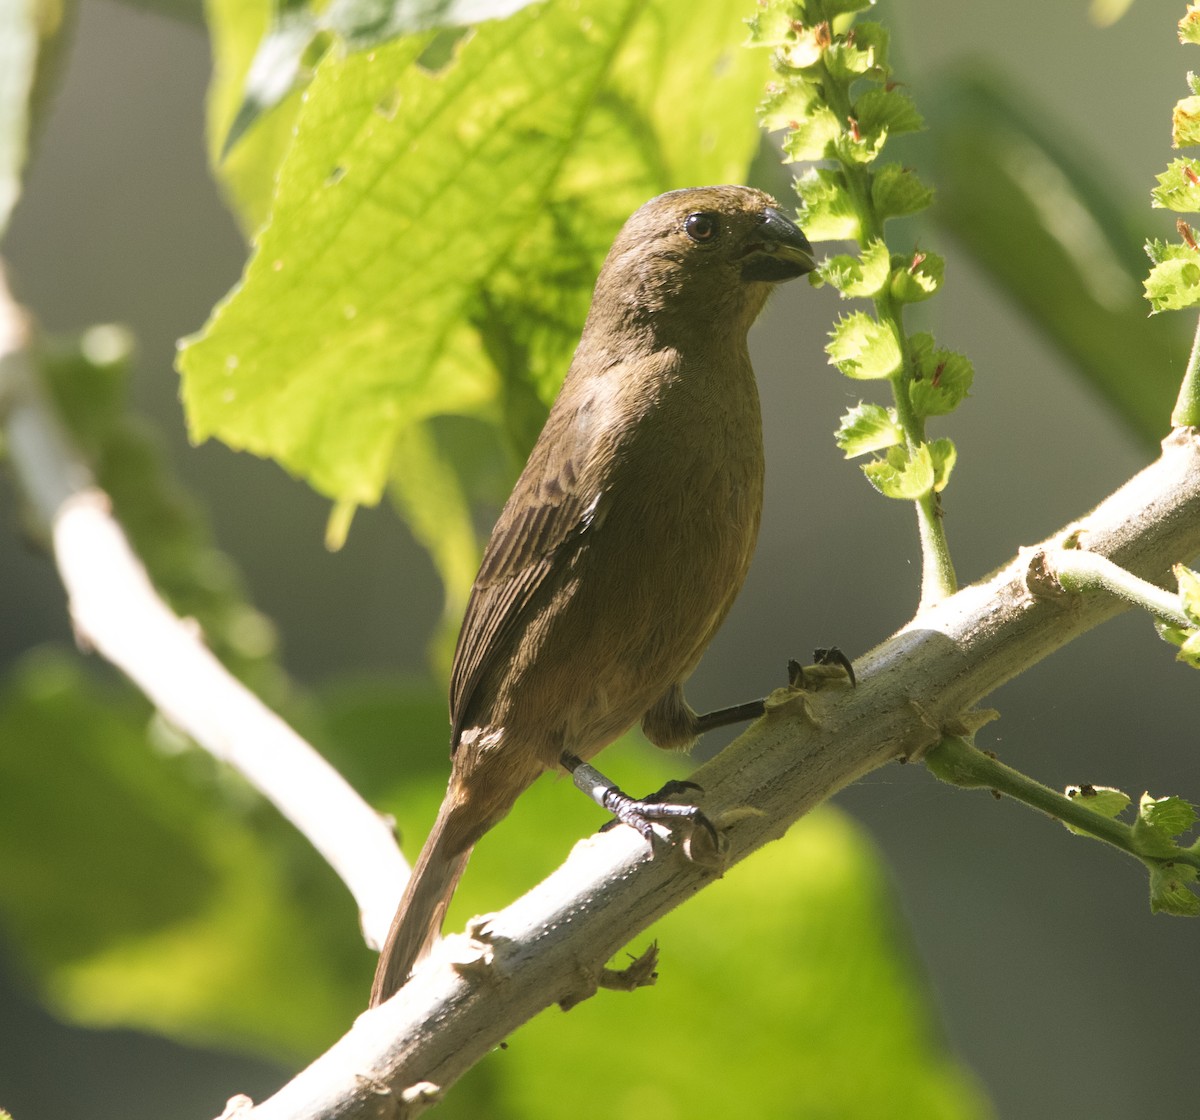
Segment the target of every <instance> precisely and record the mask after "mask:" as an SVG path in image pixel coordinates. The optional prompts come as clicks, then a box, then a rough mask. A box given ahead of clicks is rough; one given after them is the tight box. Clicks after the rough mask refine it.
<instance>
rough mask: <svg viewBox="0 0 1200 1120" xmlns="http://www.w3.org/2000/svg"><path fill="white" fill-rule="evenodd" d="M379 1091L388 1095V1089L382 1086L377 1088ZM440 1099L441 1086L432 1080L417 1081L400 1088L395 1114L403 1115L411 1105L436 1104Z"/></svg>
mask: <svg viewBox="0 0 1200 1120" xmlns="http://www.w3.org/2000/svg"><path fill="white" fill-rule="evenodd" d="M379 1092H380V1093H387V1094H389V1095H390V1090H388V1089H386V1088H384V1089H380V1090H379ZM441 1099H442V1087H441V1086H440V1085H435V1084H434V1083H433V1082H432V1081H418V1082H416V1083H415V1084H413V1085H409V1086H408V1088H406V1089H401V1090H400V1104H401V1106H402V1107H401V1108H399V1109H397V1114H398V1115H400V1116H403V1115H404V1114H405V1113H406V1112H408V1111H409V1108H410V1106H412V1105H421V1106H422V1107H425V1106H428V1105H434V1104H437V1103H438V1101H440V1100H441Z"/></svg>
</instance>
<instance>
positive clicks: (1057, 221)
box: [926, 70, 1189, 441]
mask: <svg viewBox="0 0 1200 1120" xmlns="http://www.w3.org/2000/svg"><path fill="white" fill-rule="evenodd" d="M934 92H935V96H933V97H932V98H930V99H926V100H927V101H932V103H933V104H932V111H931V112H930V114H929V115H930V125H931V129H930V134H929V138H930V142H931V143H932V144H933V145H934V154H935V157H936V160H937V165H938V169H937V183H938V196H937V202H936V204H935V208H934V216H935V217H936V218H937V219H938V220H939V221H941V222H942V223H943V224H944V225H946V226H947V227H948V228H949V229H950V230H951V231H952V232H953V233H954V234H955V236H956V237H957V238H958V239H959V240H960V241H961V242H962V243H963V245H964V246H965V247H966V248H967V249H968V250H969V251H970V252H971V253H972V255H974V256H975V258H976V259H977V260H978V262H979V263H980V264H981V265H982V267H983V268H984V269H985V270H987V272H989V273H990V274H991V276H992V278H993V279H994V280H995V281H996V283H997V284H998V286H999V287H1000V288H1001V289H1002V290H1003V291H1004V292H1005V293H1006V294H1007V295H1008V296H1009V297H1010V298H1011V299H1012V300H1014V301H1015V302H1016V303H1018V304H1019V305H1020V306H1021V307H1022V308H1024V310H1025V311H1026V313H1027V314H1028V315H1029V316H1030V318H1031V319H1033V320H1034V322H1036V323H1037V324H1038V325H1039V326H1040V327H1041V328H1042V330H1043V331H1044V332H1045V333H1046V335H1047V336H1048V337H1049V338H1050V339H1051V340H1052V341H1053V342H1054V343H1055V344H1056V345H1058V346H1059V347H1060V348H1061V349H1062V350H1063V352H1064V353H1065V354H1066V355H1067V356H1068V357H1069V358H1070V359H1071V360H1073V361H1074V362H1075V364H1076V366H1077V367H1078V369H1079V371H1080V373H1081V374H1082V375H1083V376H1084V377H1085V378H1086V379H1087V380H1088V381H1089V382H1090V383H1091V384H1092V385H1093V386H1094V387H1095V388H1096V389H1097V390H1098V391H1099V393H1100V394H1101V395H1102V396H1103V397H1105V398H1106V399H1107V400H1108V401H1109V403H1110V404H1111V405H1113V406H1114V408H1115V409H1116V410H1117V411H1118V412H1119V413H1120V415H1121V416H1122V417H1123V418H1124V419H1125V420H1126V422H1127V423H1128V424H1129V425H1130V426H1131V428H1132V429H1133V430H1134V431H1135V432H1136V433H1137V434H1138V435H1139V436H1141V437H1142V438H1143V439H1145V440H1147V441H1152V440H1158V439H1161V438H1162V436H1163V435H1164V434H1165V433H1166V431H1167V429H1168V428H1169V426H1170V414H1171V405H1172V403H1173V402H1174V399H1175V394H1176V392H1177V390H1178V376H1179V372H1178V371H1181V370H1182V369H1183V366H1184V363H1185V361H1186V358H1187V347H1188V342H1189V340H1188V338H1187V337H1186V331H1185V328H1184V325H1183V324H1182V323H1180V322H1177V321H1175V319H1174V318H1173V317H1171V316H1159V317H1157V318H1154V319H1151V318H1149V317H1148V315H1147V309H1146V304H1145V300H1144V299H1143V298H1142V280H1143V278H1144V277H1145V274H1146V269H1147V262H1146V258H1145V255H1144V253H1143V252H1142V243H1143V242H1144V240H1145V237H1146V233H1147V231H1148V224H1147V223H1148V222H1149V217H1148V215H1147V214H1146V211H1145V209H1144V208H1143V209H1142V210H1141V211H1138V213H1140V214H1142V215H1143V216H1144V219H1143V220H1142V221H1141V222H1140V223H1137V224H1135V223H1134V222H1133V221H1131V218H1130V214H1131V212H1132V208H1131V207H1127V206H1124V205H1123V204H1122V202H1121V201H1119V200H1118V199H1116V198H1115V197H1114V195H1113V191H1112V190H1111V188H1110V187H1109V186H1108V183H1107V181H1106V179H1105V176H1104V174H1103V171H1102V161H1101V160H1099V159H1098V158H1088V157H1085V156H1084V155H1082V154H1081V153H1079V152H1078V151H1077V150H1075V145H1073V144H1072V142H1071V141H1070V140H1069V136H1070V130H1069V129H1066V128H1058V127H1055V126H1054V125H1053V124H1052V123H1046V116H1047V114H1046V113H1045V112H1044V111H1041V112H1039V113H1038V114H1036V115H1035V114H1034V113H1033V112H1030V111H1029V110H1027V109H1026V108H1025V107H1023V106H1022V105H1021V104H1020V101H1019V99H1018V97H1017V96H1016V94H1015V93H1014V91H1012V90H1011V89H1010V88H1009V87H1008V86H1007V85H1006V84H1005V83H1004V82H1003V81H1002V80H1001V79H999V78H996V77H993V76H988V75H986V74H981V73H980V72H979V71H978V70H974V71H972V72H971V73H969V74H966V73H959V74H954V75H952V76H950V77H948V78H946V79H944V80H943V81H941V82H940V83H939V84H938V85H937V87H936V90H935V91H934ZM1039 121H1040V122H1041V123H1039Z"/></svg>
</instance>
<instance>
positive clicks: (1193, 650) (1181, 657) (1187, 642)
mask: <svg viewBox="0 0 1200 1120" xmlns="http://www.w3.org/2000/svg"><path fill="white" fill-rule="evenodd" d="M1175 656H1176V660H1177V661H1182V662H1184V663H1185V664H1187V665H1190V666H1191V667H1192V668H1193V669H1200V630H1193V631H1191V633H1186V634H1182V635H1181V640H1180V642H1179V653H1178V654H1176V655H1175Z"/></svg>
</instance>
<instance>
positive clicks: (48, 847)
mask: <svg viewBox="0 0 1200 1120" xmlns="http://www.w3.org/2000/svg"><path fill="white" fill-rule="evenodd" d="M77 666H78V659H77V657H75V656H74V655H60V654H53V655H51V654H49V653H41V654H39V655H38V656H35V657H30V658H27V659H26V661H25V662H24V663H23V664H22V665H21V666H20V667H19V669H18V671H17V672H16V674H15V675H14V677H13V679H11V680H10V682H9V683H8V685H7V686H6V687H5V689H4V690H3V692H2V693H0V739H2V741H3V742H4V743H5V744H6V749H5V750H4V751H0V914H2V917H3V922H4V926H5V929H6V932H7V933H8V934H9V936H10V937H11V939H12V941H13V943H14V945H15V946H16V947H17V949H18V951H19V953H20V956H21V958H22V961H23V964H24V966H25V968H26V969H27V970H28V972H29V975H30V976H32V977H36V979H37V982H38V984H39V986H40V987H41V988H42V989H43V992H44V993H45V997H46V998H47V999H48V1001H49V1002H50V1003H51V1004H52V1006H54V1007H55V1008H56V1010H57V1011H58V1013H59V1014H60V1015H63V1016H65V1017H69V1018H71V1019H72V1020H74V1021H76V1022H80V1023H85V1024H89V1025H92V1026H106V1027H112V1026H125V1027H136V1028H139V1029H142V1030H150V1031H154V1032H159V1033H163V1034H167V1035H170V1036H172V1037H174V1038H177V1039H182V1040H189V1041H207V1042H210V1043H217V1042H219V1043H220V1044H221V1045H223V1046H226V1047H228V1046H231V1045H234V1044H240V1045H242V1046H245V1047H248V1048H250V1049H254V1050H258V1051H260V1052H262V1053H266V1054H273V1055H275V1056H280V1057H289V1058H290V1059H292V1060H295V1058H296V1057H297V1056H299V1055H302V1054H315V1053H317V1052H319V1050H321V1049H324V1047H326V1046H327V1045H329V1044H330V1043H332V1042H333V1041H334V1039H336V1038H337V1036H338V1035H339V1034H340V1033H341V1032H342V1030H344V1024H345V1023H346V1022H348V1021H349V1020H350V1019H352V1018H353V1016H354V1015H355V1014H356V1012H357V1011H358V1010H361V1006H362V992H363V991H364V990H365V986H366V985H367V984H368V983H369V975H370V955H369V954H368V953H367V952H366V950H365V949H364V948H363V946H362V943H361V939H360V938H359V937H358V936H357V929H356V925H357V923H356V922H355V915H354V904H353V902H352V901H351V899H350V898H349V896H348V895H347V894H346V893H345V890H344V888H342V887H341V886H340V885H339V884H338V883H337V882H336V881H335V879H334V877H333V875H332V873H331V872H329V871H328V870H327V869H326V868H324V866H323V865H322V864H321V862H320V860H319V858H318V857H317V856H316V855H315V854H314V853H313V852H312V851H311V849H310V848H309V847H308V846H307V844H306V843H305V842H304V841H302V840H301V839H300V838H299V837H298V836H296V835H295V834H294V833H293V832H292V830H291V829H290V826H287V825H285V824H284V823H283V822H282V821H280V820H279V818H278V816H277V815H276V814H274V813H268V812H266V811H265V810H263V809H260V808H259V807H258V803H257V802H256V800H255V799H254V798H253V797H251V796H248V794H247V791H246V790H245V788H244V787H243V786H242V785H241V783H240V782H239V781H237V780H236V779H234V778H233V777H232V775H230V774H229V773H227V772H225V771H222V770H219V769H217V768H215V767H214V764H213V763H212V762H211V760H210V759H209V758H208V757H207V756H204V755H201V754H200V753H199V752H196V751H183V752H182V753H181V752H180V750H179V743H178V738H177V737H176V736H171V735H165V734H159V733H156V732H155V725H154V724H152V723H151V722H150V720H151V713H150V710H149V708H148V706H147V705H146V703H145V701H144V700H142V699H141V698H140V697H138V696H136V695H134V694H133V692H132V690H131V689H127V688H124V687H122V688H120V689H118V688H103V689H102V688H100V687H98V686H97V685H95V684H93V683H92V682H91V680H90V679H89V678H88V677H87V676H86V675H85V674H84V673H82V672H81V671H80V669H79V668H78V667H77ZM393 734H394V733H393ZM156 739H157V740H159V741H160V742H162V743H165V744H166V745H167V749H166V750H164V749H163V747H162V746H161V745H159V746H156V745H155V740H156ZM256 817H257V819H256ZM297 976H303V977H304V983H302V984H298V983H297V982H296V977H297Z"/></svg>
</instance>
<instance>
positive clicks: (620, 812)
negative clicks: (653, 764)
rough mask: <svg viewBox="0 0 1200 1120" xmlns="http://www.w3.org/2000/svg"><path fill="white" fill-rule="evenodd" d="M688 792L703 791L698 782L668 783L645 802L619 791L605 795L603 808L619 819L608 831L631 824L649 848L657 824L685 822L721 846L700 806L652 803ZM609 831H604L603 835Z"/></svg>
mask: <svg viewBox="0 0 1200 1120" xmlns="http://www.w3.org/2000/svg"><path fill="white" fill-rule="evenodd" d="M685 788H687V789H691V790H699V789H700V787H699V786H698V785H696V783H695V782H668V783H667V785H666V786H664V787H663V789H662V790H660V791H659V792H658V793H656V794H652V795H651V798H646V799H645V800H642V799H639V798H636V797H630V796H629V795H628V794H626V793H622V792H621V791H620V790H618V789H612V790H609V791H608V792H607V793H605V795H604V799H603V806H604V808H605V809H607V810H608V811H609V812H610V813H612V815H613V816H614V817H615V818H616V819H615V820H613V821H610V822H609V823H608V824H607V825H606V826H605V829H608V828H612V827H613V826H614V825H616V824H627V825H629V827H630V828H635V829H637V831H638V832H639V833H640V834H641V835H642V837H643V838H644V839H645V840H646V842H647V843H648V844H653V843H654V841H655V839H656V836H655V832H654V825H655V823H656V822H661V823H676V822H681V821H682V822H686V823H687V824H689V825H691V826H692V828H699V829H703V830H704V831H705V832H706V833H707V834H708V836H709V838H710V839H711V840H712V843H713V846H714V847H716V846H718V845H719V840H718V837H717V829H716V826H715V825H714V824H713V823H712V821H710V820H709V819H708V817H706V816H705V815H704V812H703V811H702V810H701V809H700V807H699V806H698V805H680V804H678V803H676V802H672V801H659V800H652V798H658V797H662V796H667V795H669V793H674V792H680V791H682V790H683V789H685ZM605 829H601V831H604V830H605Z"/></svg>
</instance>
